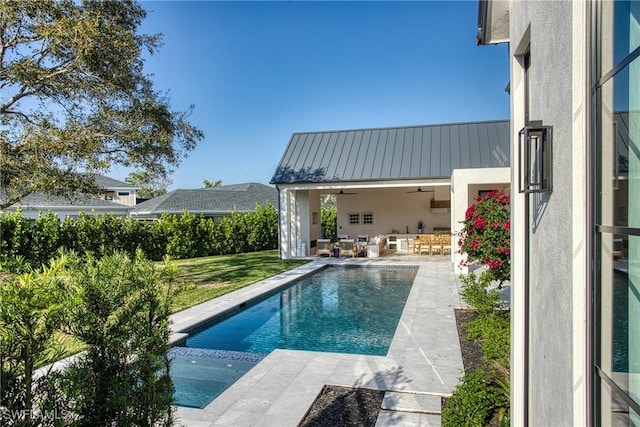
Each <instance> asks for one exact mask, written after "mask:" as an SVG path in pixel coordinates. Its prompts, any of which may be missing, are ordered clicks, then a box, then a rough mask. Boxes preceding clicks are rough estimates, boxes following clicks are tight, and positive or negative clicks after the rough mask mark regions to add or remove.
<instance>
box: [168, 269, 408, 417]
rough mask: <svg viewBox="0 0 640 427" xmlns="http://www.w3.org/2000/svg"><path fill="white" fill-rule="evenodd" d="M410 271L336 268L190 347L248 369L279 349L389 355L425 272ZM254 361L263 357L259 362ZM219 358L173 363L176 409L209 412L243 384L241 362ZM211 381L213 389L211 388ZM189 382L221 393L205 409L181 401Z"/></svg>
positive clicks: (201, 333) (206, 330)
mask: <svg viewBox="0 0 640 427" xmlns="http://www.w3.org/2000/svg"><path fill="white" fill-rule="evenodd" d="M403 267H404V268H388V267H385V268H375V267H372V266H369V267H360V266H358V267H356V266H353V267H336V266H328V267H326V268H324V269H322V270H319V271H318V272H316V273H313V274H311V275H309V276H305V277H303V278H301V279H299V280H296V281H295V282H294V283H292V284H291V286H288V287H287V288H285V289H282V290H280V291H279V292H277V293H275V294H272V295H269V296H266V297H265V298H263V299H261V300H260V301H258V302H256V303H254V304H251V305H249V306H247V307H244V308H243V309H242V310H241V311H238V312H236V313H234V314H232V315H230V316H227V317H226V318H224V319H215V320H214V322H213V323H211V324H208V325H204V326H202V327H200V328H198V331H197V332H194V333H192V334H190V336H189V337H188V338H187V339H186V341H185V342H184V345H185V346H186V347H188V348H190V349H192V348H193V349H206V350H208V351H214V352H222V353H220V354H225V352H228V354H232V355H246V357H247V360H249V362H247V363H249V364H251V363H253V364H254V365H255V364H256V363H258V362H259V360H261V357H264V355H266V354H268V353H270V352H272V351H273V350H274V349H277V348H280V349H293V350H306V351H322V352H338V353H352V354H366V355H380V356H383V355H386V354H387V351H388V350H389V346H390V344H391V341H392V339H393V335H394V333H395V330H396V327H397V325H398V321H399V319H400V316H401V314H402V310H403V309H404V305H405V302H406V299H407V297H408V295H409V292H410V290H411V286H412V285H413V281H414V279H415V275H416V273H417V267H413V266H411V267H409V266H403ZM407 267H408V268H407ZM182 351H184V350H182ZM203 351H205V350H203ZM203 354H204V353H203ZM251 355H257V357H258V359H255V361H254V359H252V358H253V357H254V356H251ZM240 358H241V359H242V357H240ZM213 360H215V358H210V359H209V360H205V361H203V360H200V361H198V359H195V358H193V359H192V360H191V359H189V357H188V356H187V357H186V358H184V359H175V361H174V362H173V363H174V364H175V365H176V366H178V365H179V366H180V368H179V369H175V370H174V368H173V365H172V371H173V372H172V377H174V385H175V387H176V399H177V402H176V404H178V405H183V406H196V407H198V406H199V407H203V406H205V405H206V404H207V403H208V402H209V401H210V400H213V398H215V397H216V396H217V395H219V394H220V393H222V391H224V389H226V388H227V387H228V386H229V385H230V384H232V383H233V381H235V380H236V379H237V378H236V379H233V377H235V376H237V373H238V372H237V371H238V369H237V366H238V364H231V363H230V364H227V363H225V362H220V361H219V360H218V361H216V362H213ZM203 365H206V366H208V367H204V366H203ZM213 365H215V368H212V367H211V366H213ZM226 365H231V366H230V372H229V377H230V378H231V380H232V381H227V380H226V379H223V380H221V378H225V375H224V373H223V372H224V369H225V366H226ZM247 366H248V365H247ZM248 369H250V367H249V368H248ZM248 369H247V371H248ZM214 371H215V374H212V373H213V372H214ZM245 372H246V371H245ZM185 375H186V376H187V377H189V378H186V379H187V380H189V381H187V380H185ZM241 375H242V374H240V376H241ZM190 379H195V380H197V381H190ZM209 379H210V380H211V382H212V384H211V385H210V386H207V385H206V381H207V380H209ZM203 381H204V382H203ZM195 383H197V384H196V385H194V384H195ZM223 383H225V384H226V383H229V384H228V385H226V386H223V385H221V384H223ZM181 384H184V385H186V387H183V386H182V385H181ZM189 384H191V385H194V387H195V388H197V389H198V390H207V389H211V390H213V392H212V393H211V394H212V396H211V398H210V399H209V400H207V399H206V398H202V399H200V398H199V399H197V400H198V403H194V401H193V400H190V399H183V400H182V401H181V396H187V395H189V394H190V391H193V390H191V389H190V388H189V387H190V385H189ZM196 394H198V395H200V393H199V392H198V393H196ZM205 401H206V403H203V402H205Z"/></svg>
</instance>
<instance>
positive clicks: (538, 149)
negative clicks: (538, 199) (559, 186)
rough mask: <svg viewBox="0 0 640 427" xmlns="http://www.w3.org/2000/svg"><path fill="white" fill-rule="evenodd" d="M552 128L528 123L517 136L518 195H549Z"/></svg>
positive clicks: (536, 123) (537, 123)
mask: <svg viewBox="0 0 640 427" xmlns="http://www.w3.org/2000/svg"><path fill="white" fill-rule="evenodd" d="M552 133H553V127H552V126H542V122H541V121H540V122H530V125H529V126H525V127H523V128H522V130H521V131H520V133H519V136H518V151H519V153H520V155H519V159H518V168H519V170H520V174H519V175H520V176H519V177H518V191H519V192H520V193H551V141H552Z"/></svg>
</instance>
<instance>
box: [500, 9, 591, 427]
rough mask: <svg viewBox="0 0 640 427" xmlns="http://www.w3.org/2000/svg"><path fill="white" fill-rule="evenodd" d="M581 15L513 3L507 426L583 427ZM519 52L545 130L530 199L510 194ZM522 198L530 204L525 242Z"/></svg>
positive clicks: (519, 102) (518, 115)
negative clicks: (542, 159) (546, 147)
mask: <svg viewBox="0 0 640 427" xmlns="http://www.w3.org/2000/svg"><path fill="white" fill-rule="evenodd" d="M586 8H587V3H585V2H519V1H513V2H511V8H510V55H511V123H512V140H513V145H512V159H511V164H512V165H513V176H514V179H513V180H512V204H511V205H512V222H511V226H512V251H511V253H512V287H511V312H512V340H511V346H512V348H511V351H512V356H511V386H512V391H511V398H512V402H511V409H512V425H524V423H525V416H526V414H528V422H529V423H530V425H587V424H588V423H587V420H586V409H585V408H586V401H587V394H586V393H587V390H586V384H587V382H588V378H586V377H585V375H588V372H589V370H588V369H587V367H586V354H587V353H588V348H587V345H586V334H587V329H586V324H585V317H586V315H587V307H588V306H587V304H586V287H587V283H588V281H587V277H586V274H587V269H586V254H587V252H586V251H587V245H588V243H587V238H586V236H587V230H586V225H585V224H586V212H587V205H586V196H585V195H586V194H587V179H586V166H585V165H586V157H587V151H586V150H587V144H586V136H587V134H588V126H587V121H586V118H587V113H588V105H589V99H588V97H587V95H588V93H589V91H588V84H587V78H586V72H585V70H587V67H588V65H589V64H588V62H587V61H586V59H585V58H586V57H587V54H586V46H588V43H587V39H586V28H587V20H586V12H585V11H586ZM527 50H528V51H530V52H531V66H530V68H529V88H530V89H529V94H530V99H529V102H528V106H529V119H530V120H541V121H542V123H543V125H549V126H553V149H552V153H553V162H552V174H553V192H552V193H551V194H535V195H529V196H525V195H524V194H519V193H518V188H517V177H518V176H519V174H520V173H521V171H519V170H518V162H517V159H518V151H517V141H518V132H519V131H520V129H521V128H522V127H523V126H524V125H525V111H526V105H525V87H526V86H525V84H524V76H525V72H524V68H523V61H522V54H524V53H525V52H526V51H527ZM525 197H528V198H529V200H530V203H531V208H530V221H529V227H528V230H529V231H528V232H527V227H526V224H525V222H524V218H525V211H524V206H525V205H524V203H525ZM525 234H528V236H529V239H530V242H529V248H530V254H529V256H528V257H526V247H525ZM527 262H528V263H529V264H528V265H529V271H530V274H529V278H528V283H527V279H526V277H525V275H524V273H525V269H524V267H525V265H526V263H527ZM527 286H528V289H529V292H528V294H527V293H526V291H525V290H526V289H527ZM527 312H528V313H529V316H528V318H527V317H526V313H527ZM527 325H528V327H527ZM527 334H528V340H526V339H527V338H526V337H527ZM527 359H528V366H527V363H526V361H527Z"/></svg>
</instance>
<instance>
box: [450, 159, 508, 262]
mask: <svg viewBox="0 0 640 427" xmlns="http://www.w3.org/2000/svg"><path fill="white" fill-rule="evenodd" d="M510 182H511V169H510V168H483V169H456V170H454V171H453V176H452V177H451V199H452V203H451V225H452V226H451V231H452V233H454V234H457V233H459V232H460V230H461V229H462V224H461V222H462V221H464V215H465V213H466V211H467V208H468V207H469V206H471V205H472V204H473V203H475V197H476V196H477V195H478V192H479V191H484V190H502V191H505V192H506V193H509V192H510ZM451 243H452V245H453V248H454V249H453V250H452V251H451V257H452V262H453V268H454V271H455V273H456V274H457V275H460V274H467V272H468V268H467V267H463V266H461V265H460V263H461V262H462V261H464V260H465V258H466V257H465V256H464V255H463V254H460V253H459V252H458V251H457V250H456V249H457V247H458V238H457V237H454V238H453V239H452V241H451Z"/></svg>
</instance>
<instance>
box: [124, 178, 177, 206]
mask: <svg viewBox="0 0 640 427" xmlns="http://www.w3.org/2000/svg"><path fill="white" fill-rule="evenodd" d="M124 181H125V182H126V183H128V184H131V185H135V186H136V187H138V188H139V190H138V192H137V195H138V196H139V197H140V198H142V199H151V198H153V197H158V196H162V195H163V194H167V187H169V185H171V179H169V178H162V177H158V178H156V177H153V176H151V175H149V174H148V173H147V172H131V173H130V174H129V175H127V177H126V178H125V179H124Z"/></svg>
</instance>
